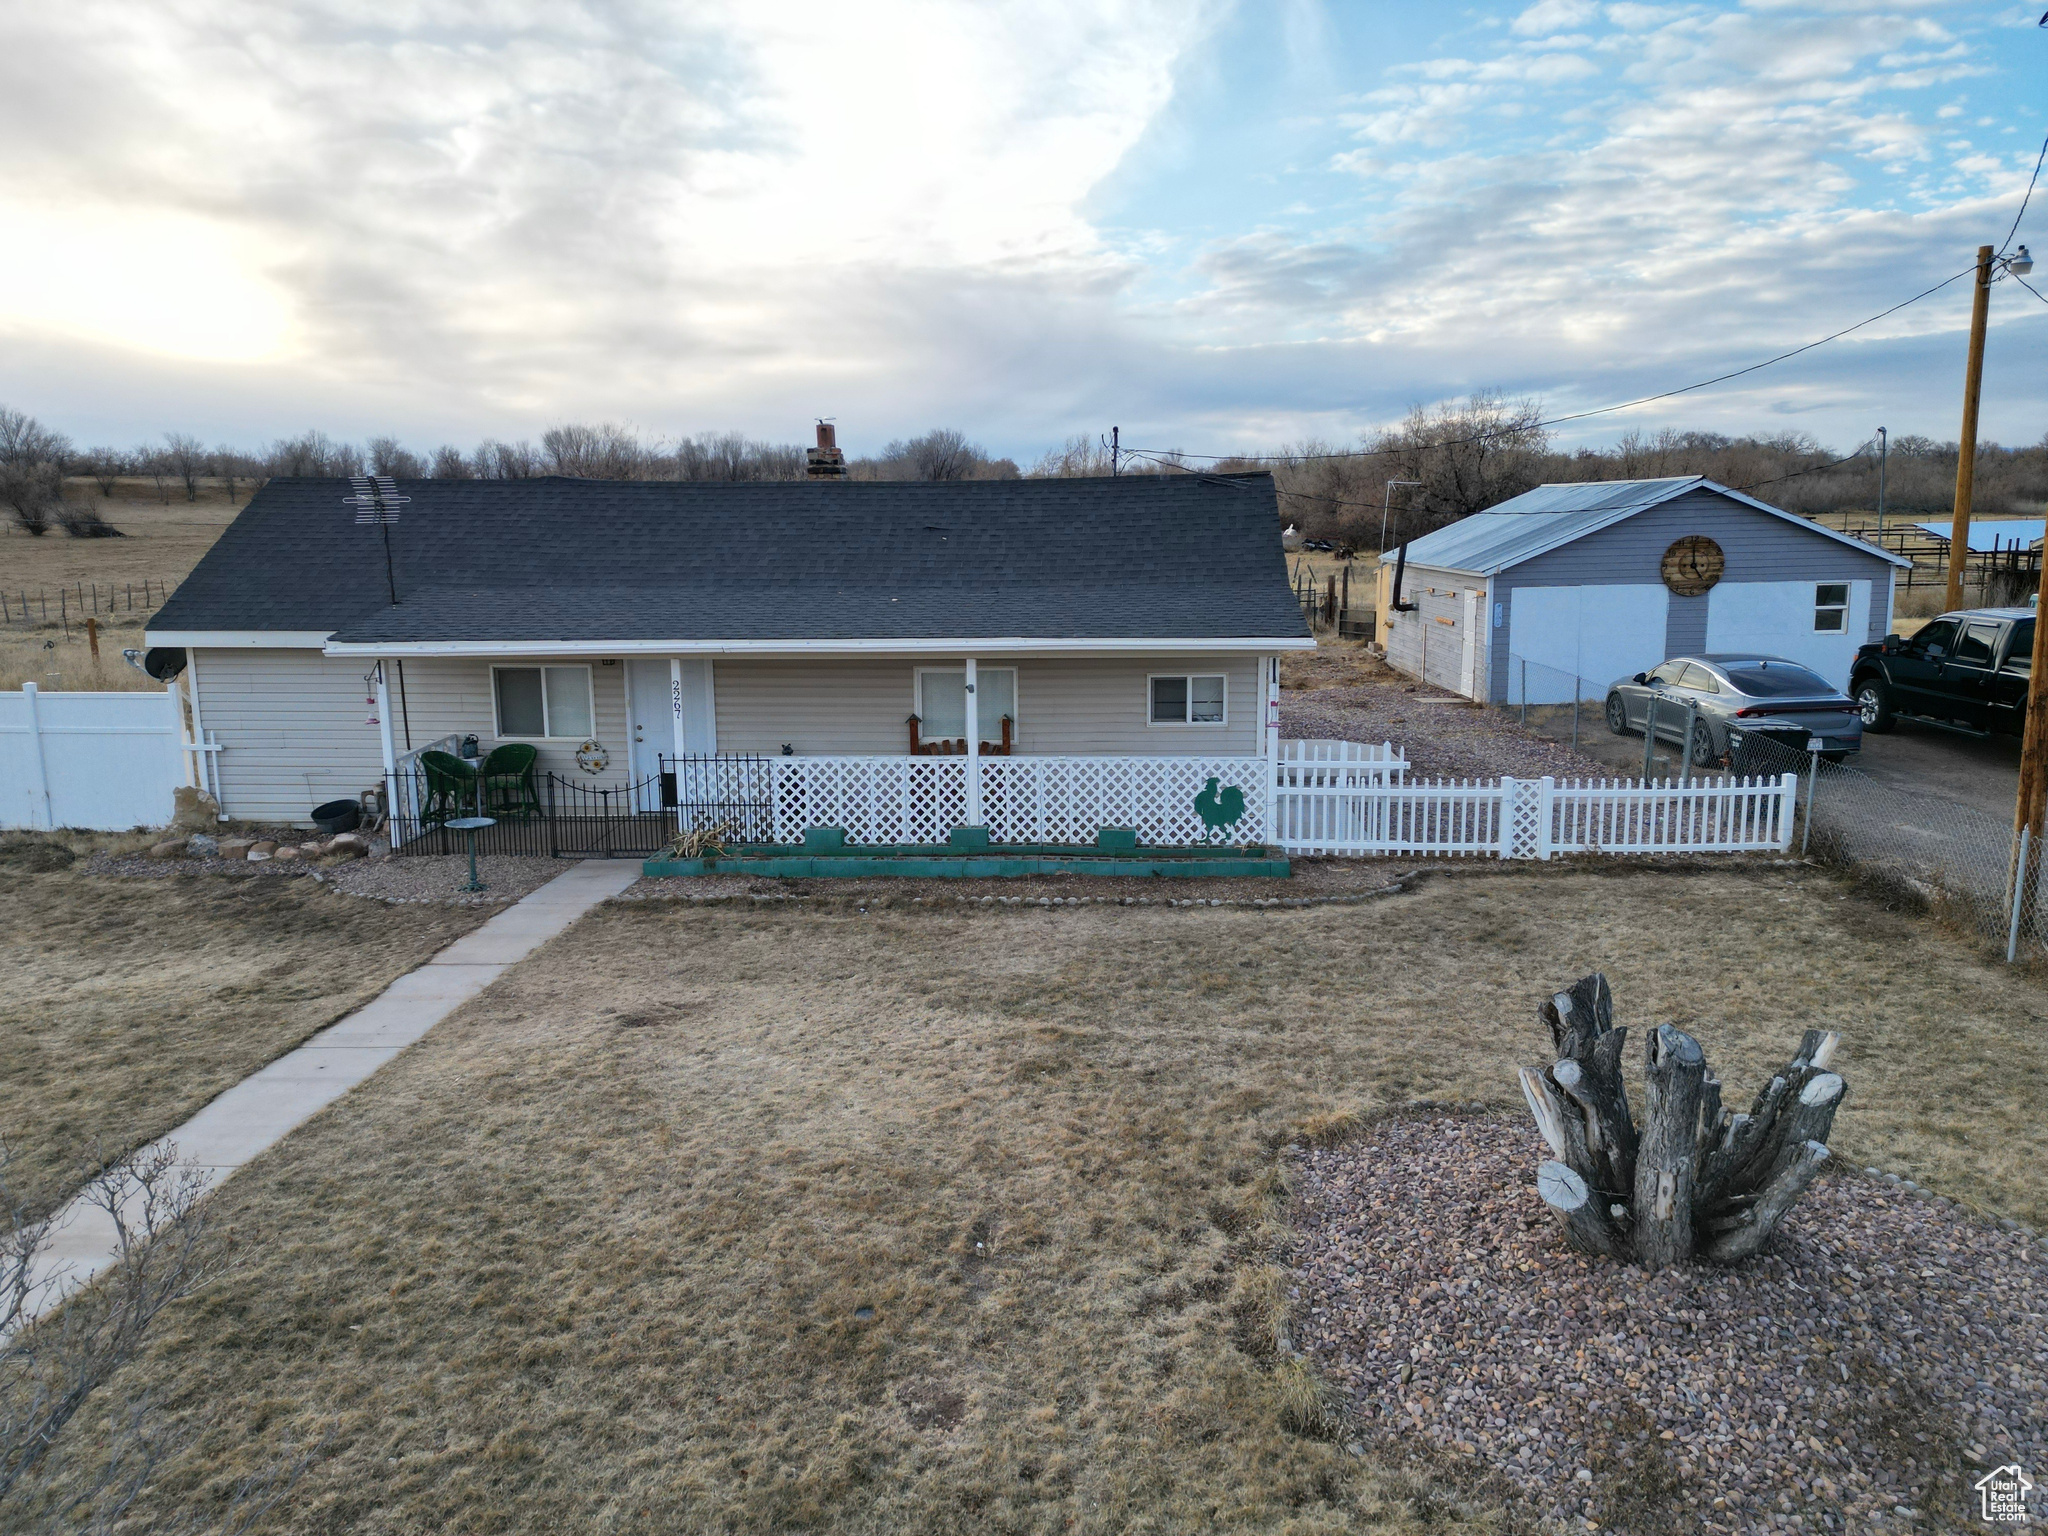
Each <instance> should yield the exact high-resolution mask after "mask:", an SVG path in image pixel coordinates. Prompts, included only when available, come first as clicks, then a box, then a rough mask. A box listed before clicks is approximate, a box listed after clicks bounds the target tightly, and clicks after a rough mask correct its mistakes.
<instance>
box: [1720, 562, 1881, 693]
mask: <svg viewBox="0 0 2048 1536" xmlns="http://www.w3.org/2000/svg"><path fill="white" fill-rule="evenodd" d="M1845 585H1846V586H1847V587H1848V589H1849V592H1848V597H1849V606H1848V612H1847V613H1846V614H1843V615H1841V616H1839V617H1837V615H1836V613H1835V611H1834V608H1833V605H1832V604H1830V605H1828V606H1827V608H1826V609H1825V610H1823V608H1822V607H1821V605H1820V603H1819V599H1820V598H1821V597H1822V596H1827V595H1830V594H1827V593H1825V592H1823V591H1822V590H1820V589H1819V588H1817V587H1816V586H1815V584H1814V583H1813V582H1810V581H1724V582H1722V583H1721V584H1720V585H1719V586H1717V587H1715V588H1714V590H1713V591H1712V592H1710V593H1709V594H1708V595H1707V649H1708V650H1710V651H1754V652H1757V653H1759V654H1761V655H1765V656H1783V657H1784V658H1785V659H1786V660H1788V661H1796V662H1798V663H1799V664H1800V665H1801V666H1803V667H1811V668H1813V670H1814V671H1816V672H1818V673H1819V674H1820V675H1821V676H1822V677H1824V678H1826V679H1827V680H1828V681H1829V682H1831V683H1833V684H1834V685H1835V686H1836V687H1837V688H1847V687H1848V686H1849V666H1850V664H1851V663H1852V662H1854V661H1855V659H1856V647H1857V646H1859V645H1861V644H1863V643H1864V641H1865V640H1867V639H1868V638H1869V636H1870V583H1869V582H1867V581H1852V582H1848V583H1845ZM1837 595H1838V594H1837ZM1816 616H1818V621H1819V622H1821V623H1827V624H1835V623H1839V624H1841V626H1842V627H1841V628H1839V629H1815V628H1814V627H1813V626H1814V624H1815V622H1816Z"/></svg>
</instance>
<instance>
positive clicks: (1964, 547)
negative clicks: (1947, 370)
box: [1942, 245, 1992, 611]
mask: <svg viewBox="0 0 2048 1536" xmlns="http://www.w3.org/2000/svg"><path fill="white" fill-rule="evenodd" d="M1991 258H1992V249H1991V247H1990V246H1988V245H1980V246H1978V247H1977V292H1976V297H1975V298H1974V299H1973V301H1972V302H1971V305H1970V362H1969V367H1968V371H1967V372H1966V373H1965V375H1964V378H1963V436H1962V442H1961V444H1960V445H1959V451H1958V453H1957V454H1956V504H1955V512H1954V514H1953V519H1952V521H1951V522H1950V524H1949V535H1948V595H1947V596H1946V597H1945V598H1943V599H1942V602H1943V604H1944V606H1945V607H1946V608H1948V609H1950V610H1951V611H1952V610H1954V609H1957V608H1960V607H1962V606H1963V571H1964V569H1965V568H1966V567H1967V566H1968V565H1969V563H1970V493H1971V489H1972V487H1973V484H1974V482H1975V481H1976V478H1977V396H1978V393H1979V391H1980V390H1981V389H1982V388H1983V385H1984V322H1985V320H1986V319H1987V318H1988V317H1989V315H1990V313H1991Z"/></svg>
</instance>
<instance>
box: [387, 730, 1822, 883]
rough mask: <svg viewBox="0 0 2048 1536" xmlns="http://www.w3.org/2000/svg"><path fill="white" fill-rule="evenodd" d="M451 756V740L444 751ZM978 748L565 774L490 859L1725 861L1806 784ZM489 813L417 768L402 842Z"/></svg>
mask: <svg viewBox="0 0 2048 1536" xmlns="http://www.w3.org/2000/svg"><path fill="white" fill-rule="evenodd" d="M444 750H445V749H444ZM977 767H978V775H977V778H978V782H971V781H970V778H969V764H968V762H967V760H966V759H965V758H963V757H909V756H886V757H885V756H824V757H751V756H743V755H733V754H723V755H717V756H706V757H683V758H671V757H664V758H662V759H661V770H660V773H659V774H658V775H656V776H651V777H649V778H647V779H644V780H642V781H640V782H638V783H633V784H626V785H620V786H613V787H607V788H602V789H598V788H592V787H590V786H588V785H583V784H577V783H573V782H571V781H569V780H567V779H564V778H561V777H560V776H558V775H555V774H544V775H542V776H541V777H540V780H539V782H538V785H537V790H538V794H537V796H536V799H537V802H538V803H537V804H536V805H532V806H529V807H527V808H525V809H524V811H523V812H521V813H517V814H512V815H508V816H507V817H505V818H504V819H503V820H501V821H500V822H499V824H498V825H497V826H496V827H493V828H491V829H489V830H488V831H487V832H486V833H484V834H483V835H482V840H481V842H480V845H479V846H480V847H481V848H482V849H483V851H486V852H494V853H545V854H552V855H555V856H559V857H606V856H612V857H627V856H640V857H644V856H646V855H647V854H650V853H653V852H655V851H656V850H658V849H660V848H661V847H662V846H663V845H665V844H666V843H667V842H668V841H669V839H670V838H672V837H674V836H675V835H676V834H677V833H678V832H687V831H691V830H701V831H715V832H717V833H718V834H719V836H720V838H721V840H722V841H724V842H725V843H727V844H728V845H739V844H763V843H770V844H785V845H786V844H795V843H799V842H801V841H802V840H803V836H804V833H805V832H806V831H807V830H809V829H810V828H813V827H837V828H840V829H842V830H843V831H844V832H845V834H846V838H847V841H848V842H849V843H852V844H856V845H864V846H879V847H905V846H920V845H939V844H943V843H945V842H946V841H947V838H948V836H949V835H950V834H951V833H952V831H953V829H954V828H956V827H961V826H969V825H973V826H981V827H985V828H987V830H988V835H989V840H990V842H991V843H995V844H1029V845H1039V846H1044V845H1065V846H1074V845H1085V844H1089V843H1092V842H1094V840H1095V838H1096V835H1097V833H1099V832H1100V831H1101V830H1102V829H1103V828H1105V827H1122V828H1129V829H1130V830H1132V831H1133V832H1135V833H1136V835H1137V841H1138V843H1139V844H1140V845H1141V846H1144V847H1154V848H1170V847H1194V846H1201V845H1204V844H1217V843H1225V844H1231V845H1238V846H1244V845H1259V846H1267V847H1274V848H1278V849H1280V850H1281V851H1283V852H1286V853H1291V854H1304V855H1316V854H1340V855H1342V854H1448V855H1485V856H1491V857H1496V858H1509V859H1547V858H1550V857H1551V856H1552V855H1554V854H1560V853H1715V852H1723V853H1727V852H1749V851H1758V850H1777V849H1783V848H1785V847H1788V846H1789V845H1790V842H1791V838H1792V829H1793V824H1794V816H1795V811H1796V807H1797V789H1796V786H1797V779H1796V777H1795V776H1794V775H1791V774H1785V775H1783V776H1773V777H1770V778H1735V777H1712V778H1688V779H1683V780H1658V781H1630V780H1587V781H1578V780H1563V781H1559V780H1554V779H1497V780H1469V781H1455V780H1454V781H1436V782H1411V781H1409V780H1408V778H1407V772H1408V764H1407V762H1406V760H1405V759H1404V758H1403V757H1402V756H1401V754H1400V752H1399V751H1398V750H1397V749H1395V748H1394V747H1393V746H1392V745H1391V744H1388V743H1378V744H1373V743H1365V742H1347V741H1284V742H1282V743H1281V744H1280V751H1279V753H1278V755H1277V757H1276V758H1273V759H1267V758H1258V757H1223V756H1219V757H1067V756H1015V757H988V758H984V759H982V760H981V761H980V763H979V764H978V765H977ZM479 808H481V809H483V810H484V811H486V812H487V813H488V812H489V811H490V807H489V806H488V805H485V806H482V807H476V806H468V805H455V804H443V805H439V806H436V805H435V804H434V803H433V802H432V801H431V799H430V796H429V787H428V785H427V783H426V780H425V777H424V775H423V774H422V773H421V771H420V770H419V768H418V766H417V764H416V761H413V760H403V761H402V762H401V771H400V773H399V775H398V778H397V783H396V785H395V796H394V816H393V831H394V834H395V835H394V839H393V840H394V844H395V845H396V846H397V847H398V848H399V849H401V850H404V851H411V852H416V853H437V852H454V851H459V848H460V847H461V846H463V844H462V843H461V840H460V838H459V837H458V835H457V834H453V833H449V832H447V831H445V830H443V829H441V828H440V826H439V822H440V821H443V820H446V819H447V818H448V817H449V816H451V815H460V814H466V813H469V812H472V811H474V810H476V809H479Z"/></svg>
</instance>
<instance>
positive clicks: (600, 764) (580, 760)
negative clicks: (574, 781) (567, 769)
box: [576, 738, 612, 773]
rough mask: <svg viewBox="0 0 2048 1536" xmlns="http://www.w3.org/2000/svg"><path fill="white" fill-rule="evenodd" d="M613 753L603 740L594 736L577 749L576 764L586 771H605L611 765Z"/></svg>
mask: <svg viewBox="0 0 2048 1536" xmlns="http://www.w3.org/2000/svg"><path fill="white" fill-rule="evenodd" d="M611 765H612V755H611V753H609V752H607V751H606V750H605V745H604V743H603V742H601V741H598V740H596V739H595V738H593V739H592V740H589V741H586V742H585V743H583V745H582V746H580V747H578V748H577V749H576V766H577V767H578V768H581V769H582V770H583V771H584V772H585V773H603V772H604V771H605V769H607V768H609V767H611Z"/></svg>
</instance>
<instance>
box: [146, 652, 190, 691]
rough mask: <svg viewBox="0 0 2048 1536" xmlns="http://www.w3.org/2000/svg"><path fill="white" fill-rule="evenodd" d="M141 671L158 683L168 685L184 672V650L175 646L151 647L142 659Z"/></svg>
mask: <svg viewBox="0 0 2048 1536" xmlns="http://www.w3.org/2000/svg"><path fill="white" fill-rule="evenodd" d="M142 670H143V671H145V672H147V673H148V674H149V675H150V676H151V677H153V678H155V679H156V680H157V681H158V682H160V683H168V682H169V681H170V680H171V679H172V678H174V677H176V676H177V675H178V674H179V673H180V672H182V671H184V670H185V650H184V647H182V646H177V645H153V646H151V647H150V648H149V650H148V651H147V652H145V653H144V655H143V658H142Z"/></svg>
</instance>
